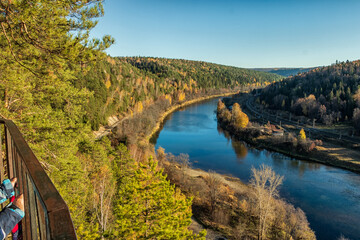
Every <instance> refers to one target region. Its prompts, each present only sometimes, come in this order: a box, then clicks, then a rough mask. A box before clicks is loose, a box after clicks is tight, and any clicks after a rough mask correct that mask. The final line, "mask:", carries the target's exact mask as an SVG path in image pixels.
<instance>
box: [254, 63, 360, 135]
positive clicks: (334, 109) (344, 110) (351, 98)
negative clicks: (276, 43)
mask: <svg viewBox="0 0 360 240" xmlns="http://www.w3.org/2000/svg"><path fill="white" fill-rule="evenodd" d="M359 83H360V61H353V62H349V61H347V62H337V63H336V64H333V65H331V66H327V67H322V68H316V69H313V70H311V71H309V72H307V73H302V74H299V75H297V76H293V77H289V78H287V79H285V80H283V81H280V82H276V83H274V84H271V85H269V86H267V87H266V88H265V89H264V90H263V91H262V92H261V95H260V96H259V98H258V102H259V103H262V104H264V105H267V106H269V107H270V108H273V109H283V110H288V111H291V112H293V113H295V114H296V115H304V116H306V117H309V118H311V119H317V120H319V121H320V122H322V123H324V124H327V125H330V124H332V123H336V122H341V121H347V120H353V121H354V123H355V126H356V127H357V129H360V124H359V121H360V114H359V113H360V109H359V107H360V90H359Z"/></svg>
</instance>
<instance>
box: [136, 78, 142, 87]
mask: <svg viewBox="0 0 360 240" xmlns="http://www.w3.org/2000/svg"><path fill="white" fill-rule="evenodd" d="M140 84H141V78H137V79H136V82H135V85H136V86H139V85H140Z"/></svg>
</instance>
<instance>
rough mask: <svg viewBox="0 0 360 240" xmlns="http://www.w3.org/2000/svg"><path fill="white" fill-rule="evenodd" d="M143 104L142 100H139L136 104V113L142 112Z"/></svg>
mask: <svg viewBox="0 0 360 240" xmlns="http://www.w3.org/2000/svg"><path fill="white" fill-rule="evenodd" d="M143 108H144V107H143V104H142V102H137V103H136V104H135V106H134V112H135V113H141V112H142V111H143Z"/></svg>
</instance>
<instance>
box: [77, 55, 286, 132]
mask: <svg viewBox="0 0 360 240" xmlns="http://www.w3.org/2000/svg"><path fill="white" fill-rule="evenodd" d="M281 78H282V77H281V76H279V75H276V74H269V73H263V72H258V71H254V70H248V69H242V68H236V67H229V66H223V65H218V64H212V63H206V62H197V61H188V60H177V59H165V58H150V57H126V58H111V57H108V58H107V59H105V60H103V61H100V62H97V63H96V64H95V65H92V66H91V68H90V71H89V72H87V73H86V74H85V75H83V73H80V74H79V75H78V79H77V81H76V82H75V86H77V87H78V88H83V87H86V88H87V89H89V90H91V91H92V92H93V96H91V97H90V99H89V104H88V106H87V112H88V116H87V120H88V121H89V122H90V123H91V125H92V128H93V129H94V130H96V129H98V128H99V125H100V124H106V119H107V118H108V117H109V116H110V115H114V114H123V115H132V114H136V113H140V112H141V111H142V110H143V109H144V108H146V107H148V106H150V105H151V104H153V103H154V102H155V101H156V100H158V99H159V98H166V99H168V100H169V102H170V104H172V103H174V102H182V101H184V100H188V99H191V98H193V97H194V96H196V95H198V94H206V93H207V92H208V91H215V90H219V89H225V88H226V89H234V88H237V89H240V88H242V89H248V88H254V87H259V86H265V85H267V84H270V83H271V82H273V81H279V80H280V79H281Z"/></svg>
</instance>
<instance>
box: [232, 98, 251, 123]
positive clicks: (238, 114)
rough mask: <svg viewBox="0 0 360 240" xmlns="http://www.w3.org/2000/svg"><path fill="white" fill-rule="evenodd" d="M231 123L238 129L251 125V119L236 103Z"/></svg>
mask: <svg viewBox="0 0 360 240" xmlns="http://www.w3.org/2000/svg"><path fill="white" fill-rule="evenodd" d="M231 113H232V114H231V121H232V123H233V125H234V126H235V127H237V128H246V127H247V125H248V124H249V117H248V116H247V115H246V114H245V113H243V111H242V110H241V108H240V105H239V104H238V103H234V105H233V107H232V111H231Z"/></svg>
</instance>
